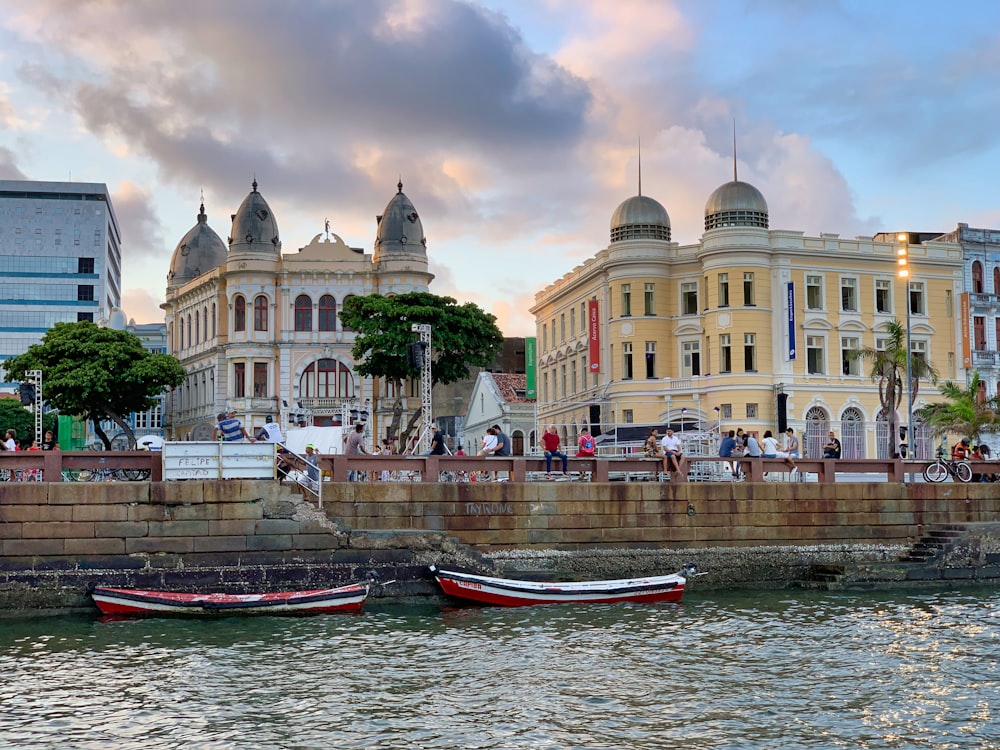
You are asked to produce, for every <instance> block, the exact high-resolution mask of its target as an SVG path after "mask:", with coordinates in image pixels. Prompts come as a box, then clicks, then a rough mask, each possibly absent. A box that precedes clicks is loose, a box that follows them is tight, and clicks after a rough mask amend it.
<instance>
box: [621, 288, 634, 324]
mask: <svg viewBox="0 0 1000 750" xmlns="http://www.w3.org/2000/svg"><path fill="white" fill-rule="evenodd" d="M631 314H632V285H631V284H622V317H623V318H627V317H628V316H630V315H631Z"/></svg>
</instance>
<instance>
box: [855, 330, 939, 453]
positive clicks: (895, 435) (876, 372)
mask: <svg viewBox="0 0 1000 750" xmlns="http://www.w3.org/2000/svg"><path fill="white" fill-rule="evenodd" d="M885 331H886V333H887V334H888V337H887V338H886V340H885V348H884V349H875V348H873V347H870V346H866V347H862V348H861V349H859V350H857V351H855V352H853V353H852V354H853V356H855V357H857V358H859V359H863V360H866V361H868V362H870V363H871V370H870V371H869V375H870V376H871V379H872V380H873V381H876V382H878V399H879V403H880V404H881V405H882V414H883V415H884V416H885V418H886V420H888V422H889V437H888V440H889V442H888V445H887V448H888V453H887V455H889V456H895V455H897V454H898V450H897V449H896V445H897V442H896V441H897V440H898V439H899V425H898V423H897V420H896V410H897V409H898V408H899V405H900V404H901V403H902V402H903V388H904V385H905V382H906V359H907V357H906V354H907V352H906V329H905V328H904V327H903V324H902V323H900V322H899V320H898V319H897V318H893V319H892V320H890V321H889V322H888V323H886V324H885ZM910 370H911V376H912V378H913V383H912V397H913V400H914V401H916V399H917V393H918V391H919V389H920V380H921V379H927V380H930V381H931V382H932V383H937V378H938V374H937V370H935V369H934V367H933V366H932V365H931V364H930V363H929V362H927V360H925V359H924V358H923V357H911V358H910ZM909 433H910V446H911V454H914V453H915V448H916V441H915V440H914V439H913V425H910V426H909Z"/></svg>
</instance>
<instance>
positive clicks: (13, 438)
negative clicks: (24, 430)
mask: <svg viewBox="0 0 1000 750" xmlns="http://www.w3.org/2000/svg"><path fill="white" fill-rule="evenodd" d="M4 444H5V445H6V446H7V450H9V451H16V450H17V430H15V429H14V428H13V427H11V428H10V429H9V430H7V435H6V437H5V438H4Z"/></svg>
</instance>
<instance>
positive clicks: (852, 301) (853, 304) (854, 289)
mask: <svg viewBox="0 0 1000 750" xmlns="http://www.w3.org/2000/svg"><path fill="white" fill-rule="evenodd" d="M840 309H841V310H843V311H844V312H857V311H858V280H857V279H851V278H848V279H841V280H840Z"/></svg>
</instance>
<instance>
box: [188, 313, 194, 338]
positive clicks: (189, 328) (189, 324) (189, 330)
mask: <svg viewBox="0 0 1000 750" xmlns="http://www.w3.org/2000/svg"><path fill="white" fill-rule="evenodd" d="M186 333H187V342H188V346H193V345H194V339H192V338H191V316H190V315H188V319H187V332H186Z"/></svg>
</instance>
